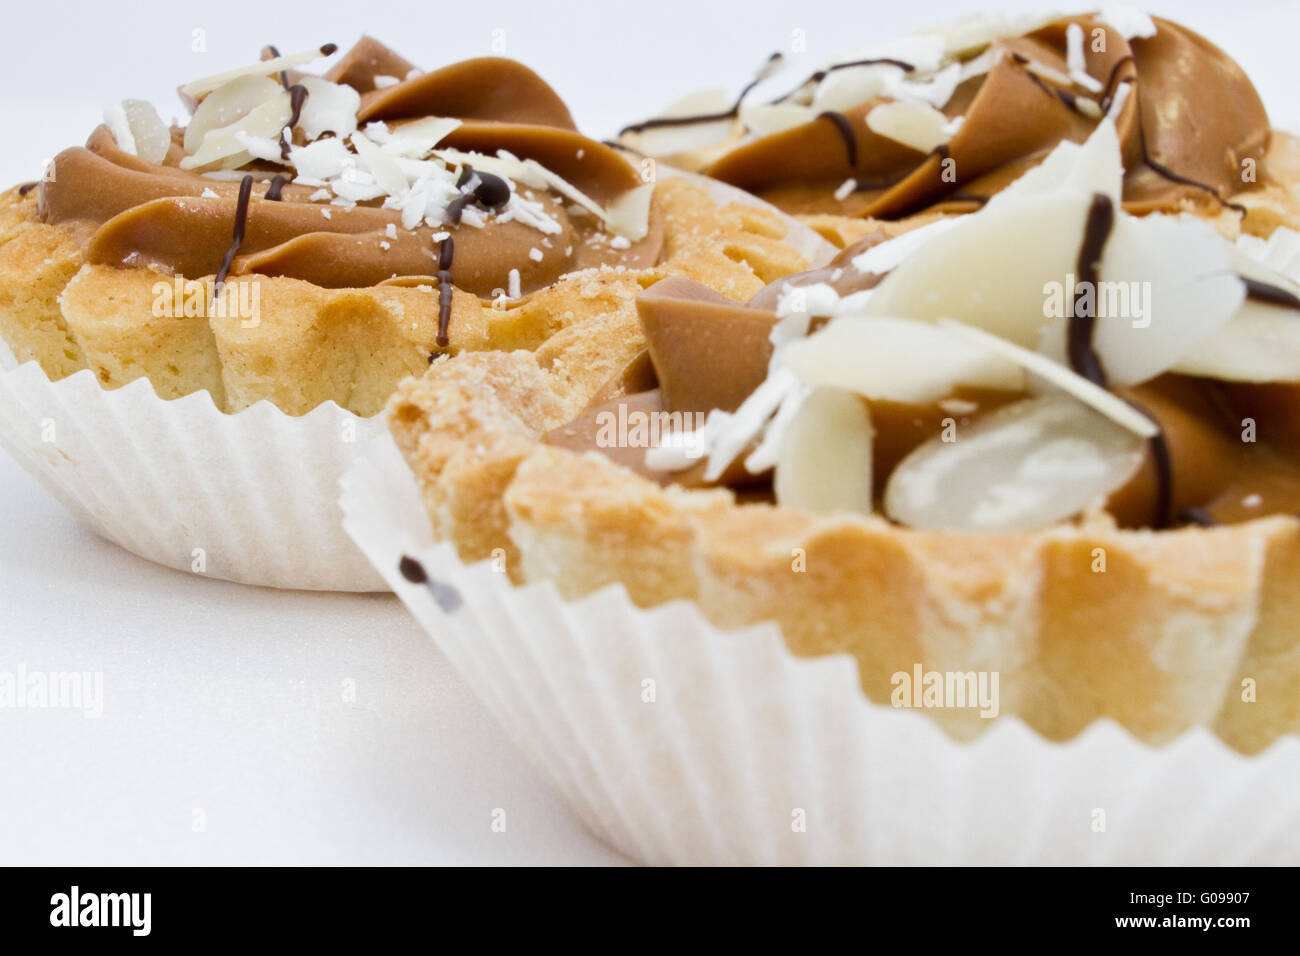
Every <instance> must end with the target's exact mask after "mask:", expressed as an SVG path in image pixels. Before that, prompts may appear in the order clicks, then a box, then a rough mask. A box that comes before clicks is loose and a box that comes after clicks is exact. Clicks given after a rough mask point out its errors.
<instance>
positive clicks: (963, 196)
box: [942, 190, 989, 206]
mask: <svg viewBox="0 0 1300 956" xmlns="http://www.w3.org/2000/svg"><path fill="white" fill-rule="evenodd" d="M988 201H989V197H988V196H980V195H977V194H975V193H964V192H961V191H960V190H959V191H957V192H955V193H949V194H948V195H947V196H945V197H944V198H943V200H942V202H973V203H979V204H980V205H981V206H982V205H984V204H985V203H986V202H988Z"/></svg>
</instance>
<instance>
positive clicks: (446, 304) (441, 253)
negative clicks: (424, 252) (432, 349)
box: [436, 236, 456, 349]
mask: <svg viewBox="0 0 1300 956" xmlns="http://www.w3.org/2000/svg"><path fill="white" fill-rule="evenodd" d="M455 254H456V246H455V243H454V242H453V241H452V238H451V236H448V237H447V238H446V239H444V240H442V243H441V245H439V247H438V338H437V340H436V341H437V343H438V348H441V349H445V348H447V347H448V346H449V345H451V339H450V338H448V336H447V328H448V326H450V325H451V291H452V280H451V261H452V258H453V257H454V256H455Z"/></svg>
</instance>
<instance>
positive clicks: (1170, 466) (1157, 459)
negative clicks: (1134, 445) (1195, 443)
mask: <svg viewBox="0 0 1300 956" xmlns="http://www.w3.org/2000/svg"><path fill="white" fill-rule="evenodd" d="M1147 417H1150V416H1147ZM1151 420H1152V421H1155V419H1154V418H1152V419H1151ZM1156 427H1157V431H1156V433H1155V434H1154V435H1152V436H1151V440H1150V446H1151V463H1152V464H1153V465H1154V466H1155V471H1156V504H1155V509H1154V511H1155V516H1154V517H1153V518H1152V521H1151V527H1152V528H1154V529H1155V530H1156V531H1159V530H1161V529H1163V528H1167V527H1169V511H1170V509H1171V508H1172V507H1173V501H1174V463H1173V458H1172V457H1170V454H1169V441H1168V439H1167V438H1166V437H1165V430H1164V429H1163V428H1160V427H1159V424H1158V423H1157V426H1156Z"/></svg>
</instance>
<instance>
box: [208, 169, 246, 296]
mask: <svg viewBox="0 0 1300 956" xmlns="http://www.w3.org/2000/svg"><path fill="white" fill-rule="evenodd" d="M252 195H253V177H252V176H251V175H249V176H245V177H244V178H243V179H241V180H240V181H239V200H238V202H237V203H236V205H235V228H234V230H233V231H232V236H233V240H234V241H232V242H231V244H230V248H229V249H227V250H226V254H225V255H224V256H223V257H222V259H221V268H220V269H218V270H217V278H216V281H215V282H214V283H213V289H214V290H215V292H216V293H217V295H220V294H221V289H222V287H223V286H225V284H226V277H227V276H228V275H230V267H231V265H232V264H233V263H234V261H235V256H236V255H238V254H239V247H240V245H242V244H243V242H244V230H245V229H246V228H247V227H248V200H249V199H250V198H251V197H252Z"/></svg>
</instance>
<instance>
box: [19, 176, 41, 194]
mask: <svg viewBox="0 0 1300 956" xmlns="http://www.w3.org/2000/svg"><path fill="white" fill-rule="evenodd" d="M40 184H41V181H40V180H39V179H38V180H36V181H35V182H31V183H23V184H22V185H21V186H19V187H18V195H20V196H26V195H27V194H28V193H29V192H31V191H32V190H33V189H35V188H36V187H37V186H39V185H40Z"/></svg>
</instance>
